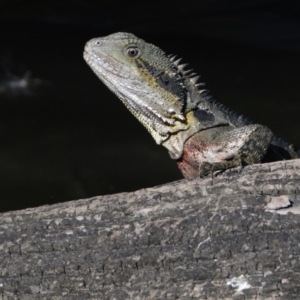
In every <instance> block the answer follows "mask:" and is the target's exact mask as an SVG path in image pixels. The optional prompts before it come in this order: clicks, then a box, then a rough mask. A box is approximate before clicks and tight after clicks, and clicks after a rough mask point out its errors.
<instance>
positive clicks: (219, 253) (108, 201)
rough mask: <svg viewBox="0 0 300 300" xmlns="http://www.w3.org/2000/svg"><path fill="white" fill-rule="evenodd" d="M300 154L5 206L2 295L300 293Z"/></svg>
mask: <svg viewBox="0 0 300 300" xmlns="http://www.w3.org/2000/svg"><path fill="white" fill-rule="evenodd" d="M299 186H300V160H291V161H281V162H275V163H270V164H262V165H253V166H247V167H245V168H244V169H239V168H238V169H233V170H228V171H226V172H225V173H223V174H221V175H219V176H217V177H215V178H207V179H204V180H201V179H198V178H196V179H193V180H181V181H177V182H173V183H169V184H165V185H162V186H158V187H153V188H148V189H144V190H139V191H136V192H132V193H121V194H115V195H107V196H99V197H93V198H91V199H83V200H76V201H70V202H65V203H60V204H55V205H51V206H41V207H37V208H29V209H26V210H21V211H12V212H7V213H3V214H1V215H0V299H3V300H4V299H136V300H138V299H275V298H276V299H277V298H278V299H279V298H280V299H300V284H299V283H300V258H299V255H300V233H299V228H300V226H299V223H300V194H299Z"/></svg>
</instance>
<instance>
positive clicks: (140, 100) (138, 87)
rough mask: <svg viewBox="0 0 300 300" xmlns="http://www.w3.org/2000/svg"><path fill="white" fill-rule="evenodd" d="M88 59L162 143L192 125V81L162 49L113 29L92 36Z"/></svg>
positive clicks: (87, 46) (100, 75) (85, 51)
mask: <svg viewBox="0 0 300 300" xmlns="http://www.w3.org/2000/svg"><path fill="white" fill-rule="evenodd" d="M84 59H85V60H86V62H87V63H88V65H89V66H90V67H91V68H92V70H93V71H94V72H95V73H96V75H97V76H98V77H99V78H100V79H101V80H102V81H103V82H104V84H106V85H107V87H108V88H109V89H111V90H112V91H113V92H114V93H115V94H116V95H117V96H118V97H119V98H120V99H121V101H122V102H123V103H124V104H125V105H126V106H127V108H128V109H129V110H130V111H131V112H132V113H133V114H134V115H135V117H136V118H137V119H138V120H139V121H140V122H141V123H142V124H143V125H144V126H145V127H146V128H147V129H148V131H149V132H150V133H151V135H152V136H153V138H154V139H155V141H156V142H157V143H158V144H162V143H163V142H164V141H166V140H167V139H168V138H169V137H170V136H171V135H172V134H174V133H176V132H178V131H184V130H187V129H188V128H189V126H190V124H189V116H188V112H189V111H191V109H193V107H192V106H193V105H191V101H190V97H191V96H190V94H189V93H190V92H189V90H188V88H187V86H188V84H191V80H190V79H189V78H188V77H187V76H184V72H182V71H181V70H180V66H178V62H174V58H170V57H168V56H167V55H166V54H165V53H164V52H163V51H162V50H161V49H160V48H158V47H156V46H154V45H152V44H149V43H146V42H145V41H143V40H142V39H139V38H137V37H136V36H134V35H133V34H130V33H115V34H111V35H109V36H107V37H102V38H94V39H92V40H90V41H88V42H87V44H86V45H85V49H84ZM188 79H189V80H188ZM187 81H188V83H187Z"/></svg>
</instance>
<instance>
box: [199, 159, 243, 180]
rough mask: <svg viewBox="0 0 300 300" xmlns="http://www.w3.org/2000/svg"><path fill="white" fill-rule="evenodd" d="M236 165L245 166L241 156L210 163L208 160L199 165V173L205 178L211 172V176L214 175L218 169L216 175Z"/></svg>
mask: <svg viewBox="0 0 300 300" xmlns="http://www.w3.org/2000/svg"><path fill="white" fill-rule="evenodd" d="M235 167H243V163H242V159H241V157H237V158H235V159H233V160H229V161H224V162H218V163H213V164H211V163H209V162H207V161H204V162H202V163H201V165H200V167H199V175H200V178H204V177H206V176H208V175H209V174H211V177H212V178H213V177H214V173H215V172H216V171H219V172H218V173H217V174H216V175H219V174H221V173H223V172H224V171H226V170H227V169H230V168H235Z"/></svg>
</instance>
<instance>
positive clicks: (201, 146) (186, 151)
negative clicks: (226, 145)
mask: <svg viewBox="0 0 300 300" xmlns="http://www.w3.org/2000/svg"><path fill="white" fill-rule="evenodd" d="M204 141H205V142H204ZM226 157H228V155H227V152H226V150H224V149H223V147H222V146H220V145H219V143H216V141H215V139H214V135H211V136H209V134H207V133H206V132H204V131H201V132H198V133H196V134H195V135H193V136H192V137H190V138H189V139H188V140H187V141H186V142H185V144H184V148H183V153H182V156H181V157H180V158H179V159H178V160H177V165H178V167H179V169H180V170H181V172H182V174H183V176H184V177H185V178H193V177H196V176H199V167H200V165H201V163H202V162H204V161H206V162H209V163H217V162H222V161H224V159H226Z"/></svg>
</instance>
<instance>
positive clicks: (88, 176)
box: [0, 0, 300, 211]
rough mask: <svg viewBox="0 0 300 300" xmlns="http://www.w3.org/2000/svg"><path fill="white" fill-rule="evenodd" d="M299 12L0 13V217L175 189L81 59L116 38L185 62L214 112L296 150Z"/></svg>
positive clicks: (206, 5)
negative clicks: (93, 43)
mask: <svg viewBox="0 0 300 300" xmlns="http://www.w3.org/2000/svg"><path fill="white" fill-rule="evenodd" d="M299 2H300V1H253V0H252V1H240V0H239V1H230V0H229V1H221V0H207V1H203V0H202V1H201V0H198V1H191V0H185V1H180V2H179V1H178V2H175V1H153V0H152V1H150V2H148V1H133V0H131V1H114V0H113V1H83V0H82V1H80V0H78V1H71V0H70V1H47V0H44V1H40V0H38V1H32V0H31V1H30V0H28V1H14V0H7V1H3V0H2V1H0V59H1V61H0V64H1V65H0V69H1V70H0V72H1V73H0V141H1V144H0V197H1V200H0V201H1V202H0V203H1V206H0V210H1V211H7V210H14V209H21V208H26V207H32V206H38V205H42V204H51V203H55V202H61V201H67V200H71V199H77V198H86V197H92V196H95V195H103V194H108V193H117V192H123V191H132V190H135V189H140V188H145V187H149V186H153V185H158V184H163V183H166V182H169V181H173V180H177V179H180V178H182V176H181V174H180V172H179V171H178V170H177V166H176V163H175V162H174V161H172V160H171V159H170V158H169V156H168V153H167V151H166V150H165V149H164V148H163V147H161V146H157V145H156V144H155V142H154V140H152V137H151V136H150V135H149V134H148V133H147V131H146V130H145V129H144V128H143V126H142V125H141V124H140V123H139V122H138V121H137V120H136V119H135V118H134V117H133V116H132V115H131V114H130V113H129V112H128V111H127V109H126V108H125V107H124V106H123V104H122V103H121V102H120V101H119V100H118V99H117V98H116V97H115V96H114V95H113V94H112V93H111V92H110V91H109V90H108V89H107V88H106V87H105V86H104V85H103V84H102V83H101V82H100V81H99V80H98V79H97V77H96V76H95V75H94V74H93V73H92V71H91V70H90V69H89V67H88V66H87V65H86V64H85V62H84V60H83V58H82V51H83V47H84V44H85V42H86V41H88V40H89V39H91V38H94V37H99V36H104V35H108V34H110V33H114V32H117V31H125V32H132V33H134V34H135V35H137V36H138V37H141V38H143V39H145V40H146V41H148V42H151V43H153V44H156V45H157V46H159V47H161V48H162V49H164V50H165V51H166V52H167V53H170V54H171V53H173V54H178V55H179V56H180V57H183V58H184V62H189V63H190V66H191V67H192V68H193V69H194V70H195V71H196V72H197V73H199V74H201V75H202V79H203V80H204V81H205V82H206V83H207V87H208V89H210V90H211V91H212V94H213V95H214V96H215V98H216V99H217V100H218V101H219V102H222V103H223V104H225V105H226V106H229V107H231V108H232V109H234V110H236V111H238V112H240V113H243V114H245V115H247V116H248V117H249V118H251V119H253V120H255V121H257V122H259V123H262V124H265V125H267V126H269V127H270V128H271V129H272V130H273V132H275V133H276V134H277V135H279V136H282V137H284V138H285V139H286V140H288V141H291V142H293V143H295V144H296V145H297V144H298V145H300V135H299V127H300V126H299V125H300V118H299V112H300V103H299V94H300V93H299V92H300V85H299V82H300V3H299ZM28 71H31V74H30V73H29V72H28ZM24 76H25V79H24ZM26 76H27V77H26Z"/></svg>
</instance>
